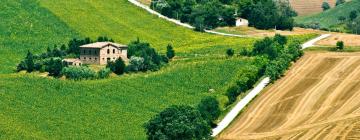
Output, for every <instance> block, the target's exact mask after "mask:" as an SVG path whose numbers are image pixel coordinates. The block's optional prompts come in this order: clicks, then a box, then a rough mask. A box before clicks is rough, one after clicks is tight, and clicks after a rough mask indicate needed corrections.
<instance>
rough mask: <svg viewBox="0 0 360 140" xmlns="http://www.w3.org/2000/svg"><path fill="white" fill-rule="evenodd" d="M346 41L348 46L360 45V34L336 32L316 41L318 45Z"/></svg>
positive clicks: (330, 44)
mask: <svg viewBox="0 0 360 140" xmlns="http://www.w3.org/2000/svg"><path fill="white" fill-rule="evenodd" d="M338 41H344V43H345V45H346V46H353V47H357V46H360V35H354V34H342V33H335V34H332V35H331V36H330V37H328V38H326V39H323V40H321V41H319V42H317V43H316V45H325V46H335V45H336V42H338Z"/></svg>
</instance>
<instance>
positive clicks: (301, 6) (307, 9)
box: [289, 0, 336, 16]
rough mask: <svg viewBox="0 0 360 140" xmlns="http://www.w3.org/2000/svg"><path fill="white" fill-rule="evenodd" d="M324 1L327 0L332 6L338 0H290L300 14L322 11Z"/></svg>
mask: <svg viewBox="0 0 360 140" xmlns="http://www.w3.org/2000/svg"><path fill="white" fill-rule="evenodd" d="M324 1H327V2H328V3H329V4H330V6H331V7H334V6H335V3H336V0H289V2H290V5H291V7H292V8H293V9H294V10H295V11H296V12H297V13H298V15H299V16H305V15H311V14H316V13H320V12H322V11H323V9H322V4H323V2H324Z"/></svg>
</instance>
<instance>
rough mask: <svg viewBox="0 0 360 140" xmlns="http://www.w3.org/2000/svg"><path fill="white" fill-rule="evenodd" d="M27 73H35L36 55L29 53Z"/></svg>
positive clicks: (27, 56) (26, 58)
mask: <svg viewBox="0 0 360 140" xmlns="http://www.w3.org/2000/svg"><path fill="white" fill-rule="evenodd" d="M25 64H26V71H27V72H32V71H34V55H33V54H32V53H31V52H30V51H28V53H27V55H26V57H25Z"/></svg>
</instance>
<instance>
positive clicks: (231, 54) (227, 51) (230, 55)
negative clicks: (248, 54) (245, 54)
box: [226, 48, 235, 57]
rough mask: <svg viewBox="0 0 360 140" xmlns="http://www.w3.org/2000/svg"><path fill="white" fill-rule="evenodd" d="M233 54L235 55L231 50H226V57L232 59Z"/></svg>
mask: <svg viewBox="0 0 360 140" xmlns="http://www.w3.org/2000/svg"><path fill="white" fill-rule="evenodd" d="M234 54H235V51H234V50H233V49H232V48H229V49H227V50H226V55H227V56H229V57H232V56H234Z"/></svg>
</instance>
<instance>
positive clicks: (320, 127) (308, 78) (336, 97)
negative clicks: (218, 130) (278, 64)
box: [219, 53, 360, 140]
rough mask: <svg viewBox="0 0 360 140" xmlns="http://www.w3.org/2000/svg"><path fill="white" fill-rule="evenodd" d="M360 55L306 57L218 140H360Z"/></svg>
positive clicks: (339, 54) (309, 55)
mask: <svg viewBox="0 0 360 140" xmlns="http://www.w3.org/2000/svg"><path fill="white" fill-rule="evenodd" d="M359 67H360V53H307V54H305V56H304V57H303V58H302V59H300V60H299V61H298V62H297V63H296V64H295V65H294V66H293V68H292V69H291V70H290V71H289V72H288V73H287V75H286V76H285V77H284V78H283V79H281V80H279V81H278V82H276V83H275V84H274V85H272V86H270V87H269V88H268V89H267V90H266V91H265V92H264V93H262V94H261V95H260V96H259V97H258V98H257V99H255V101H254V102H253V103H251V104H250V106H249V107H248V109H247V110H246V111H245V112H243V114H241V115H240V116H239V117H238V118H237V120H236V121H235V122H233V124H232V125H231V126H230V127H229V128H228V129H227V130H226V131H224V132H223V133H222V134H221V135H220V136H219V139H293V140H295V139H327V140H331V139H359V138H360V109H359V108H360V102H359V100H360V91H359V89H360V80H359V77H360V69H359Z"/></svg>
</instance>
